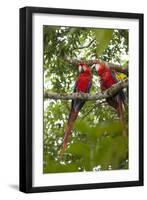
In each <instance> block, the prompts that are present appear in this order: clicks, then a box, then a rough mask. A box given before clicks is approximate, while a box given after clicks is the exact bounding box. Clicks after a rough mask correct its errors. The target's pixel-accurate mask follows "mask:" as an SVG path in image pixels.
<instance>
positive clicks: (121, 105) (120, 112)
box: [117, 99, 127, 136]
mask: <svg viewBox="0 0 147 200" xmlns="http://www.w3.org/2000/svg"><path fill="white" fill-rule="evenodd" d="M117 112H118V116H119V118H120V122H121V124H122V127H123V135H124V136H127V130H126V127H125V116H124V113H125V106H124V102H123V101H122V100H121V99H119V101H118V108H117Z"/></svg>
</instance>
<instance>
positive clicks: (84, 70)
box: [78, 63, 91, 74]
mask: <svg viewBox="0 0 147 200" xmlns="http://www.w3.org/2000/svg"><path fill="white" fill-rule="evenodd" d="M78 68H79V72H80V73H89V74H91V70H90V67H89V66H88V65H86V64H84V63H80V64H79V65H78Z"/></svg>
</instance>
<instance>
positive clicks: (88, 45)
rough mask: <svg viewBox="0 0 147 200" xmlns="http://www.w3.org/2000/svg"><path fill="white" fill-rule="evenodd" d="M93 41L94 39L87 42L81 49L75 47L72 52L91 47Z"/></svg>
mask: <svg viewBox="0 0 147 200" xmlns="http://www.w3.org/2000/svg"><path fill="white" fill-rule="evenodd" d="M94 41H95V39H93V40H91V41H90V42H89V44H87V45H85V46H81V47H76V48H74V49H73V50H76V49H85V48H88V47H90V45H91V44H92V43H93V42H94Z"/></svg>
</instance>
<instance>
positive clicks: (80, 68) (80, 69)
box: [79, 65, 84, 73]
mask: <svg viewBox="0 0 147 200" xmlns="http://www.w3.org/2000/svg"><path fill="white" fill-rule="evenodd" d="M79 72H80V73H81V72H84V69H83V67H82V66H81V65H80V66H79Z"/></svg>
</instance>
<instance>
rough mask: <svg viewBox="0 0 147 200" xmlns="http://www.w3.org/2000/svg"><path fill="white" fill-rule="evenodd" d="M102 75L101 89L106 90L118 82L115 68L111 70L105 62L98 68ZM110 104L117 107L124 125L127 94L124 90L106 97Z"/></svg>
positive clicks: (100, 75)
mask: <svg viewBox="0 0 147 200" xmlns="http://www.w3.org/2000/svg"><path fill="white" fill-rule="evenodd" d="M97 73H98V76H99V77H100V86H101V90H102V91H104V90H106V89H108V88H110V87H111V86H112V85H114V84H116V83H117V82H118V80H117V77H116V74H117V72H116V71H115V70H113V71H112V70H111V69H110V68H108V67H107V66H106V65H105V64H100V65H99V67H98V70H97ZM106 100H107V102H108V104H109V105H110V106H112V107H113V108H115V109H116V111H117V114H118V117H119V119H120V122H121V123H122V125H123V126H124V108H125V106H124V102H125V94H124V92H123V90H121V91H119V92H118V93H117V94H116V95H115V96H113V97H109V98H107V99H106Z"/></svg>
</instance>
